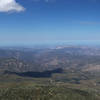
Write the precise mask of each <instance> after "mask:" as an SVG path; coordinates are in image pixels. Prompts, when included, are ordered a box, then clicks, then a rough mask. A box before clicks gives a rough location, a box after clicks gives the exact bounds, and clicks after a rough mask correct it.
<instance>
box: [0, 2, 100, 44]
mask: <svg viewBox="0 0 100 100" xmlns="http://www.w3.org/2000/svg"><path fill="white" fill-rule="evenodd" d="M4 1H5V2H4ZM82 40H86V41H87V40H88V41H98V40H100V0H16V1H15V0H0V45H10V44H11V45H12V44H13V45H15V44H35V43H45V42H47V43H50V42H52V43H53V42H64V41H82Z"/></svg>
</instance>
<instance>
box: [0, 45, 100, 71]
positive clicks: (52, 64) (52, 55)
mask: <svg viewBox="0 0 100 100" xmlns="http://www.w3.org/2000/svg"><path fill="white" fill-rule="evenodd" d="M58 68H62V69H72V68H73V69H74V70H76V69H77V70H81V71H99V70H100V48H96V47H95V48H93V47H80V46H76V47H75V46H58V47H55V48H42V49H40V48H39V49H36V48H32V49H30V48H24V49H22V48H18V49H17V48H16V49H15V48H14V49H13V48H10V49H8V48H1V49H0V70H8V71H11V72H28V71H39V72H42V71H46V70H54V69H58Z"/></svg>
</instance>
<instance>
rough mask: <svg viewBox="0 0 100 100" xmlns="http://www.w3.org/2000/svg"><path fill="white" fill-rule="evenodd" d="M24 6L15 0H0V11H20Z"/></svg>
mask: <svg viewBox="0 0 100 100" xmlns="http://www.w3.org/2000/svg"><path fill="white" fill-rule="evenodd" d="M24 10H25V8H24V7H23V6H21V5H20V4H19V3H17V2H16V1H15V0H0V12H21V11H24Z"/></svg>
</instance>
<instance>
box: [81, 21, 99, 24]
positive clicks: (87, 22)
mask: <svg viewBox="0 0 100 100" xmlns="http://www.w3.org/2000/svg"><path fill="white" fill-rule="evenodd" d="M80 24H85V25H100V22H89V21H83V22H80Z"/></svg>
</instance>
